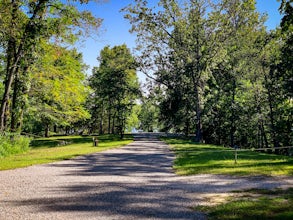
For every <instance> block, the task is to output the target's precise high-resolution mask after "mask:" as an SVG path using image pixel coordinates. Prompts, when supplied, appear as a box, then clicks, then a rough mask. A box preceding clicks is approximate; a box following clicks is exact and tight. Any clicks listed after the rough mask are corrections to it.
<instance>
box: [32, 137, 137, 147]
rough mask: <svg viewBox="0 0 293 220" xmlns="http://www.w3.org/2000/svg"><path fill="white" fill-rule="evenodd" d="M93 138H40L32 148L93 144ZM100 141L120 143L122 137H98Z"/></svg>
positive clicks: (35, 140)
mask: <svg viewBox="0 0 293 220" xmlns="http://www.w3.org/2000/svg"><path fill="white" fill-rule="evenodd" d="M92 138H93V136H56V137H49V138H38V139H34V140H33V141H32V142H31V144H30V145H31V148H51V147H59V146H66V145H69V144H85V143H92V142H93V139H92ZM132 139H133V138H132V136H131V135H129V134H126V135H124V138H123V140H132ZM98 140H99V141H100V142H101V143H110V142H113V141H119V140H121V139H120V136H118V135H112V134H109V135H101V136H98Z"/></svg>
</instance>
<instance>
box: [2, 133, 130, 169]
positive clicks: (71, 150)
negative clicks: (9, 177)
mask: <svg viewBox="0 0 293 220" xmlns="http://www.w3.org/2000/svg"><path fill="white" fill-rule="evenodd" d="M131 142H132V138H131V137H130V136H126V137H125V138H124V139H123V140H120V139H119V138H118V136H113V135H103V136H99V144H98V147H93V143H92V137H82V136H61V137H51V138H40V139H35V140H33V141H32V143H31V149H30V150H29V151H28V152H26V153H22V154H16V155H11V156H8V157H5V158H0V170H8V169H15V168H20V167H27V166H31V165H34V164H44V163H50V162H54V161H60V160H66V159H70V158H73V157H76V156H79V155H84V154H90V153H95V152H100V151H103V150H107V149H111V148H115V147H119V146H123V145H126V144H129V143H131Z"/></svg>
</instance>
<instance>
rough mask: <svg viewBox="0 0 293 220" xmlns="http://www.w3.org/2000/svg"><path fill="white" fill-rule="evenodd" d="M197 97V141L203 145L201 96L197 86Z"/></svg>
mask: <svg viewBox="0 0 293 220" xmlns="http://www.w3.org/2000/svg"><path fill="white" fill-rule="evenodd" d="M195 95H196V136H195V141H196V142H199V143H202V141H203V137H202V122H201V106H200V103H201V102H200V94H199V91H198V88H197V86H195Z"/></svg>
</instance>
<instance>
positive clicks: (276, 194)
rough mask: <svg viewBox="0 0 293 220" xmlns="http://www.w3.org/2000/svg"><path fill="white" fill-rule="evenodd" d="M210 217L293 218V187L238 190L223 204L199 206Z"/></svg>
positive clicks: (228, 218) (198, 208)
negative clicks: (285, 188)
mask: <svg viewBox="0 0 293 220" xmlns="http://www.w3.org/2000/svg"><path fill="white" fill-rule="evenodd" d="M194 209H195V210H197V211H203V212H206V213H207V214H208V219H225V220H230V219H239V220H240V219H243V220H244V219H272V220H273V219H280V220H281V219H284V220H285V219H288V220H289V219H293V188H290V189H287V190H281V189H276V190H258V189H254V190H248V191H243V192H237V193H235V194H234V195H233V196H231V197H230V198H228V199H227V201H225V202H223V203H222V204H218V205H214V206H197V207H194Z"/></svg>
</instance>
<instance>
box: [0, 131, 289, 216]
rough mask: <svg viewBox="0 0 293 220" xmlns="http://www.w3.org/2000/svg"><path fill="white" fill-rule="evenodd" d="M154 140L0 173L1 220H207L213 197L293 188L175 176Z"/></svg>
mask: <svg viewBox="0 0 293 220" xmlns="http://www.w3.org/2000/svg"><path fill="white" fill-rule="evenodd" d="M173 159H174V155H173V154H172V153H171V152H170V151H169V149H168V146H167V145H166V144H164V143H162V142H160V141H158V140H157V139H156V138H155V137H153V136H148V137H147V136H146V135H142V136H141V137H139V136H137V137H136V141H135V142H133V143H131V144H129V145H127V146H125V147H123V148H120V149H113V150H108V151H105V152H103V153H96V154H91V155H86V156H81V157H77V158H75V159H73V160H66V161H61V162H56V163H50V164H45V165H37V166H31V167H28V168H22V169H16V170H8V171H1V172H0V219H1V220H4V219H5V220H9V219H13V220H15V219H38V220H39V219H111V220H114V219H119V220H120V219H127V220H128V219H205V215H204V214H202V213H197V212H195V211H193V210H192V209H191V207H193V206H195V205H198V204H203V202H205V199H204V198H205V197H206V196H208V195H210V194H215V193H216V194H219V195H222V194H226V193H228V192H230V191H232V190H236V189H245V188H276V187H289V186H291V187H292V185H293V179H292V178H265V177H251V178H239V177H229V176H223V175H194V176H188V177H185V176H177V175H175V174H174V172H173V170H172V161H173Z"/></svg>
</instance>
